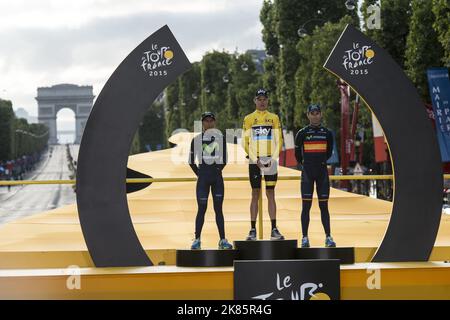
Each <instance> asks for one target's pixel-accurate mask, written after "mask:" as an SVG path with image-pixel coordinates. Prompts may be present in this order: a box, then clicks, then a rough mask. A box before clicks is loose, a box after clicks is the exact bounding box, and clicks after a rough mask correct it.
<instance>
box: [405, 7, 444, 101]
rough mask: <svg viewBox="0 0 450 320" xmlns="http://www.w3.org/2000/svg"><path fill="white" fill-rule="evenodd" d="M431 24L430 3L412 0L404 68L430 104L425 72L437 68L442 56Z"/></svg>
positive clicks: (432, 16)
mask: <svg viewBox="0 0 450 320" xmlns="http://www.w3.org/2000/svg"><path fill="white" fill-rule="evenodd" d="M433 22H434V14H433V12H432V2H431V1H423V0H413V1H412V16H411V23H410V32H409V35H408V39H407V47H406V53H405V55H406V61H405V67H406V73H407V74H408V76H409V78H410V79H411V80H412V81H413V82H414V84H415V85H416V87H417V90H418V91H419V94H420V95H421V96H422V99H423V100H424V101H427V102H430V97H429V92H428V83H427V82H428V81H427V77H426V71H427V69H428V68H431V67H439V66H440V65H441V59H442V56H443V50H442V47H441V45H440V43H439V41H438V36H437V33H436V31H435V30H434V29H433Z"/></svg>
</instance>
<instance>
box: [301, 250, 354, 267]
mask: <svg viewBox="0 0 450 320" xmlns="http://www.w3.org/2000/svg"><path fill="white" fill-rule="evenodd" d="M296 258H297V259H339V260H340V264H354V263H355V248H353V247H337V248H298V249H297V250H296Z"/></svg>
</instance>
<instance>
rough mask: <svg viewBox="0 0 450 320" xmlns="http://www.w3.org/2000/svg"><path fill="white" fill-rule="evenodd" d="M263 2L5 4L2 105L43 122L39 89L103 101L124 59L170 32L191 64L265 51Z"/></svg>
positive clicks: (0, 0) (0, 10)
mask: <svg viewBox="0 0 450 320" xmlns="http://www.w3.org/2000/svg"><path fill="white" fill-rule="evenodd" d="M262 1H263V0H245V1H244V0H189V1H186V0H172V1H162V0H159V1H158V0H126V1H125V0H76V1H67V0H14V1H10V0H0V41H1V45H0V98H3V99H8V100H11V101H12V102H13V107H14V110H16V109H18V108H24V109H25V110H26V111H28V112H29V113H30V115H37V103H36V101H35V99H34V98H35V96H36V94H37V92H36V89H37V87H42V86H51V85H54V84H58V83H73V84H79V85H93V86H94V94H95V95H98V93H99V92H100V90H101V88H102V87H103V85H104V83H105V82H106V80H107V79H108V77H109V76H110V75H111V73H112V72H113V71H114V69H115V68H116V67H117V66H118V64H119V63H120V62H121V61H122V60H123V59H124V58H125V57H126V55H127V54H128V53H129V52H130V51H131V50H133V49H134V48H135V47H136V46H137V45H138V44H139V43H140V42H141V41H142V40H144V39H145V38H146V37H148V36H149V35H150V34H151V33H153V32H154V31H156V30H157V29H159V28H160V27H161V26H163V25H164V24H167V25H168V26H169V27H170V28H171V30H172V32H173V33H174V35H175V37H176V38H177V39H178V41H179V42H180V44H181V46H182V47H183V49H184V50H185V52H186V54H187V56H188V58H189V59H190V60H191V62H193V61H198V60H200V59H201V57H202V55H203V54H204V53H205V52H206V51H211V50H213V49H216V50H222V49H225V50H227V51H230V52H233V51H234V50H235V49H236V47H237V48H238V51H239V52H243V51H245V50H247V49H253V48H256V49H263V48H264V44H263V42H262V39H261V29H262V26H261V23H260V22H259V11H260V9H261V5H262ZM60 117H62V118H65V119H68V118H72V119H73V113H71V111H68V110H67V111H64V110H63V111H61V114H58V120H63V119H59V118H60ZM72 121H73V120H72Z"/></svg>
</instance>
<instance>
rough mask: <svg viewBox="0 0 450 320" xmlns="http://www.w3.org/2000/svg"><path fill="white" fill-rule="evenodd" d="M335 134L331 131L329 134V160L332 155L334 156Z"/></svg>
mask: <svg viewBox="0 0 450 320" xmlns="http://www.w3.org/2000/svg"><path fill="white" fill-rule="evenodd" d="M333 144H334V140H333V134H332V133H331V131H330V130H328V132H327V160H328V159H330V157H331V155H332V154H333Z"/></svg>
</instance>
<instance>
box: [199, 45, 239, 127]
mask: <svg viewBox="0 0 450 320" xmlns="http://www.w3.org/2000/svg"><path fill="white" fill-rule="evenodd" d="M231 60H232V58H231V55H230V54H228V53H226V52H218V51H213V52H209V53H207V54H205V55H204V56H203V59H202V62H201V82H200V85H201V88H202V90H201V101H200V106H201V111H202V112H204V111H211V112H214V113H215V115H216V116H217V117H218V119H221V120H220V121H219V122H218V126H217V127H218V129H220V130H225V129H226V128H227V127H226V126H227V121H226V120H227V119H228V117H227V113H228V111H227V108H226V105H227V101H228V86H229V84H230V82H231V81H233V77H232V74H231V70H230V67H231V66H230V64H231Z"/></svg>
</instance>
